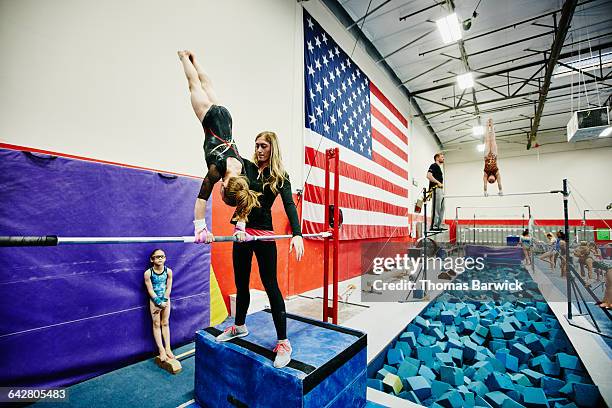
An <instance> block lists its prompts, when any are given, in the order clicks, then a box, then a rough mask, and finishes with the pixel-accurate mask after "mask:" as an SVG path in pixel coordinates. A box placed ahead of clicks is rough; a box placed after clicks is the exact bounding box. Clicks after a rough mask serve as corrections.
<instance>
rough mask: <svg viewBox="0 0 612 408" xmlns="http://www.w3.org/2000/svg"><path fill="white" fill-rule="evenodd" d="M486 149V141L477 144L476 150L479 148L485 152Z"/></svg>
mask: <svg viewBox="0 0 612 408" xmlns="http://www.w3.org/2000/svg"><path fill="white" fill-rule="evenodd" d="M484 149H485V145H484V143H482V144H479V145H476V150H478V151H479V152H484Z"/></svg>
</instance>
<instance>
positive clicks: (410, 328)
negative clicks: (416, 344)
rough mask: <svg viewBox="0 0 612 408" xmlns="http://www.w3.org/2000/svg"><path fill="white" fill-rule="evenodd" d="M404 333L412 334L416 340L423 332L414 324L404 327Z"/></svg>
mask: <svg viewBox="0 0 612 408" xmlns="http://www.w3.org/2000/svg"><path fill="white" fill-rule="evenodd" d="M406 331H409V332H411V333H413V334H414V337H415V339H416V337H417V336H418V335H419V334H421V333H422V332H423V329H421V328H420V327H419V326H417V325H416V324H412V323H410V324H409V325H408V327H406Z"/></svg>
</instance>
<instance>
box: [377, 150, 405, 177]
mask: <svg viewBox="0 0 612 408" xmlns="http://www.w3.org/2000/svg"><path fill="white" fill-rule="evenodd" d="M372 160H374V162H375V163H378V164H380V165H381V166H384V167H386V168H387V169H389V170H391V171H392V172H393V173H394V174H396V175H398V176H400V177H404V178H406V179H407V178H408V170H406V169H405V168H401V167H400V166H398V165H396V164H394V163H392V162H390V161H389V160H387V159H386V158H385V157H384V156H383V155H381V154H378V153H377V152H374V153H372Z"/></svg>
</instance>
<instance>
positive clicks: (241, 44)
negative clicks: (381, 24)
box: [0, 0, 301, 175]
mask: <svg viewBox="0 0 612 408" xmlns="http://www.w3.org/2000/svg"><path fill="white" fill-rule="evenodd" d="M295 14H296V5H295V3H294V2H290V1H282V0H259V1H256V2H253V1H237V0H234V1H198V0H192V1H182V2H168V1H162V0H154V1H147V0H131V1H119V0H109V1H95V0H72V1H71V0H56V1H40V0H38V1H36V0H20V1H2V2H0V55H2V57H3V58H2V60H3V64H2V74H1V76H0V104H1V106H2V110H1V112H0V137H1V138H2V140H3V141H5V142H9V143H14V144H19V145H26V146H30V147H37V148H44V149H49V150H55V151H59V152H63V153H71V154H77V155H83V156H87V157H93V158H98V159H105V160H111V161H117V162H122V163H129V164H134V165H141V166H146V167H153V168H161V169H164V170H170V171H177V172H183V173H189V174H196V175H202V174H203V171H204V168H205V164H204V159H203V152H202V147H201V146H202V140H203V132H202V127H201V125H200V124H199V123H198V121H197V119H196V118H195V115H194V114H193V112H192V109H191V105H190V102H189V94H188V89H187V82H186V80H185V77H184V74H183V72H182V68H181V65H180V62H179V60H178V57H177V54H176V52H177V50H179V49H186V48H187V49H191V50H193V51H194V52H195V53H196V55H197V56H198V57H199V59H200V61H201V63H202V65H203V66H204V68H205V69H206V70H207V71H208V72H209V74H210V75H211V77H212V79H213V81H214V82H215V86H216V89H217V92H218V94H219V97H220V99H221V101H222V103H223V104H225V105H227V106H228V107H229V109H230V111H231V112H232V114H233V117H234V133H235V137H236V139H237V143H238V145H239V146H240V147H241V151H242V152H243V154H244V155H249V154H248V153H249V151H250V150H251V148H252V146H253V139H254V136H255V135H256V134H257V133H258V132H259V131H262V130H266V129H269V130H274V131H276V132H278V133H279V135H281V137H283V148H284V149H285V150H286V151H287V152H288V151H290V149H291V148H292V146H291V143H286V141H287V140H288V139H290V138H297V139H299V138H300V137H301V136H300V135H295V134H293V127H292V121H295V119H296V118H295V113H294V110H293V109H292V108H293V107H294V103H293V100H292V89H293V85H294V84H293V81H294V76H293V75H292V73H293V71H294V70H295V66H294V61H293V59H292V58H291V56H292V53H293V52H294V37H295V29H296V24H295V21H296V19H295ZM300 23H301V22H300ZM300 142H301V140H300ZM288 156H290V155H288ZM296 168H298V167H296Z"/></svg>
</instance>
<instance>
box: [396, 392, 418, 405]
mask: <svg viewBox="0 0 612 408" xmlns="http://www.w3.org/2000/svg"><path fill="white" fill-rule="evenodd" d="M397 396H398V397H400V398H402V399H405V400H408V401H411V402H414V403H415V404H419V405H421V401H420V400H419V397H417V396H416V394H415V393H414V391H402V392H400V393H399V394H398V395H397Z"/></svg>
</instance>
